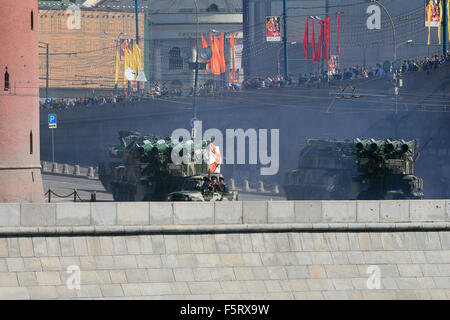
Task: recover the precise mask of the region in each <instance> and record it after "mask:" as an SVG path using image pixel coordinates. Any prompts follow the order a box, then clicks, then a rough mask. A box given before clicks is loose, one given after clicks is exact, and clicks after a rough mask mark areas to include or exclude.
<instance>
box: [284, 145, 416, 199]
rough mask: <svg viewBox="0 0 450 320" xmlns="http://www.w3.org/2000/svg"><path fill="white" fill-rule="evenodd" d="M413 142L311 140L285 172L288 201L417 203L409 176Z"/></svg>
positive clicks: (413, 177) (411, 173)
mask: <svg viewBox="0 0 450 320" xmlns="http://www.w3.org/2000/svg"><path fill="white" fill-rule="evenodd" d="M417 145H418V142H417V141H415V140H414V141H408V142H406V141H404V140H392V139H386V140H374V139H366V140H364V139H359V138H358V139H355V140H353V141H350V140H344V141H337V140H320V139H319V140H318V139H311V140H308V141H307V145H306V147H305V148H303V149H302V150H301V152H300V156H299V163H298V168H297V169H296V170H292V171H290V172H288V173H287V175H286V178H285V185H284V190H285V193H286V196H287V198H288V200H388V199H422V198H423V196H424V194H423V180H422V179H421V178H418V177H416V176H415V175H414V163H415V162H416V161H417V159H418V157H419V154H415V150H416V148H417Z"/></svg>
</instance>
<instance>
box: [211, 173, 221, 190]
mask: <svg viewBox="0 0 450 320" xmlns="http://www.w3.org/2000/svg"><path fill="white" fill-rule="evenodd" d="M211 180H212V181H211V186H212V188H213V191H214V192H216V191H217V189H218V187H219V183H218V182H217V177H216V176H212V178H211Z"/></svg>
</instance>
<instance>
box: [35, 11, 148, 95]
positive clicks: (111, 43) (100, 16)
mask: <svg viewBox="0 0 450 320" xmlns="http://www.w3.org/2000/svg"><path fill="white" fill-rule="evenodd" d="M77 8H79V11H77V10H78V9H77ZM141 10H143V8H142V9H141ZM145 24H146V23H145V14H144V13H143V12H140V13H139V30H140V34H141V38H142V39H144V37H145ZM39 30H40V32H39V41H40V42H41V46H40V47H41V48H40V52H39V71H40V72H39V75H40V88H41V96H42V92H43V89H44V88H45V87H46V81H47V61H48V73H49V76H48V83H49V87H50V90H51V92H53V93H54V92H56V91H55V89H60V91H61V90H62V91H65V92H67V89H71V90H73V91H77V90H83V89H97V90H101V89H106V90H112V89H113V88H114V87H115V69H116V64H115V59H116V51H117V50H118V48H119V47H120V44H121V43H122V41H123V39H133V41H134V40H135V39H136V15H135V13H134V9H130V10H129V11H122V10H120V11H119V10H108V9H106V8H105V10H99V8H96V7H92V8H85V7H83V6H80V7H70V4H64V5H63V6H62V7H61V8H58V9H54V8H53V7H51V6H45V5H43V4H41V6H40V9H39ZM46 44H48V48H49V50H48V51H49V54H48V56H47V52H46V48H45V47H46ZM139 46H140V48H141V51H142V52H143V55H144V56H145V50H146V46H145V41H141V42H140V43H139ZM142 62H143V64H144V67H145V59H143V61H142ZM123 78H124V71H123V62H121V64H120V72H119V82H118V87H119V88H124V87H127V83H126V82H124V81H123Z"/></svg>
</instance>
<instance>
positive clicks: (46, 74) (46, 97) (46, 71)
mask: <svg viewBox="0 0 450 320" xmlns="http://www.w3.org/2000/svg"><path fill="white" fill-rule="evenodd" d="M45 58H46V61H47V62H46V68H45V99H48V43H46V44H45Z"/></svg>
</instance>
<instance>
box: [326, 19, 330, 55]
mask: <svg viewBox="0 0 450 320" xmlns="http://www.w3.org/2000/svg"><path fill="white" fill-rule="evenodd" d="M327 24H328V44H327V58H328V59H329V58H330V56H331V17H328V22H327Z"/></svg>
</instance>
